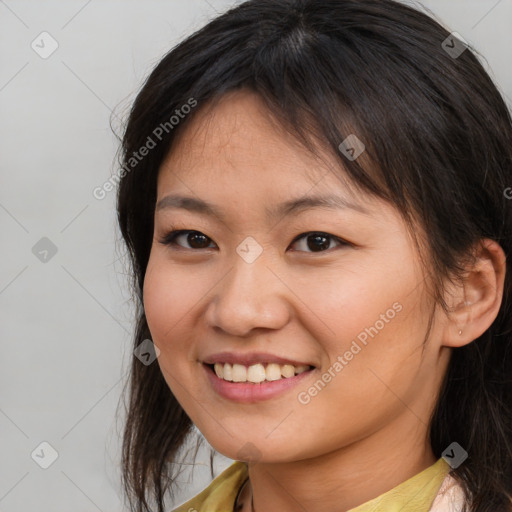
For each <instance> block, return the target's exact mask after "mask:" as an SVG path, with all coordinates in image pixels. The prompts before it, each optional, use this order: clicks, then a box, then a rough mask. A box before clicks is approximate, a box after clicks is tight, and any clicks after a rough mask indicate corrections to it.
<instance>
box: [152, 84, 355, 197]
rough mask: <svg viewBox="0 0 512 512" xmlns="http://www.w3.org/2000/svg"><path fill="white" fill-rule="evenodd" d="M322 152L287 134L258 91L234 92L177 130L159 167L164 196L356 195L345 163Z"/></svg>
mask: <svg viewBox="0 0 512 512" xmlns="http://www.w3.org/2000/svg"><path fill="white" fill-rule="evenodd" d="M320 151H321V153H320V154H321V158H319V157H318V156H316V155H314V154H313V153H312V152H311V151H309V150H308V149H307V148H305V147H304V146H303V145H301V144H300V143H299V142H298V140H297V139H296V137H294V136H293V135H292V134H290V133H288V132H287V131H286V130H284V129H283V128H282V127H281V126H280V125H279V124H278V123H277V122H276V121H275V119H274V118H273V117H272V116H271V113H270V111H269V110H268V108H267V107H266V105H265V104H264V102H263V100H262V99H261V98H260V97H259V96H258V95H257V94H256V93H254V92H252V91H247V90H241V91H233V92H229V93H227V94H225V95H224V96H223V97H222V98H221V99H220V100H219V101H218V103H216V104H215V105H214V106H212V107H210V106H209V105H206V106H204V107H203V108H202V109H201V110H199V111H198V112H197V113H196V115H195V117H194V118H193V119H192V120H191V122H190V123H188V124H187V125H186V126H185V127H184V129H183V130H182V131H180V132H178V135H177V137H176V139H175V140H174V142H173V145H172V148H171V151H170V152H169V154H168V155H167V157H166V158H165V160H164V161H163V163H162V165H161V167H160V172H159V178H158V186H159V195H160V190H163V189H166V190H169V189H180V190H183V191H185V190H186V188H187V186H188V187H191V188H193V189H194V190H193V191H198V193H199V190H202V191H205V192H208V193H209V194H211V193H213V191H214V190H216V191H220V190H222V191H223V192H224V193H225V194H229V193H238V194H239V193H242V189H248V190H253V191H254V193H256V191H257V190H259V191H260V192H261V191H264V192H265V195H266V196H267V197H269V196H273V195H277V196H280V197H284V196H286V197H289V196H290V195H294V196H296V195H298V194H306V193H308V191H313V190H314V191H315V192H317V193H318V192H331V193H332V192H335V191H338V192H340V193H343V194H344V195H345V196H346V197H348V196H351V197H352V196H354V194H355V190H356V189H355V187H354V186H353V185H352V184H351V183H349V181H348V179H347V178H346V176H345V174H344V172H343V169H342V165H341V161H340V159H339V158H335V157H334V156H333V155H332V154H330V153H329V152H328V151H325V150H324V151H322V150H320ZM189 192H190V191H189ZM357 196H358V197H359V198H361V193H360V192H358V193H357Z"/></svg>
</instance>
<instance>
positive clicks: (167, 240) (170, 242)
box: [159, 228, 353, 254]
mask: <svg viewBox="0 0 512 512" xmlns="http://www.w3.org/2000/svg"><path fill="white" fill-rule="evenodd" d="M187 233H197V234H200V235H204V236H205V237H206V238H207V239H209V240H212V239H211V238H210V237H209V236H207V235H205V234H204V233H201V231H197V230H194V229H172V228H171V230H170V231H169V232H168V233H167V234H166V235H165V236H164V237H162V238H161V239H160V240H159V242H160V243H161V244H163V245H167V246H173V247H178V248H179V249H178V250H181V249H183V250H190V251H195V252H197V251H201V250H207V249H213V247H205V248H203V249H193V248H190V247H183V246H181V245H179V244H177V243H176V242H175V239H176V238H177V237H178V236H180V235H183V234H187ZM306 235H309V236H311V235H320V236H323V237H325V238H328V239H332V240H335V241H337V242H338V243H339V245H340V246H341V247H344V246H353V244H351V243H350V242H347V241H346V240H343V239H342V238H340V237H337V236H334V235H331V234H329V233H325V232H323V231H307V232H305V233H301V234H300V235H299V236H297V237H295V238H294V239H293V240H292V242H291V244H292V245H293V244H294V243H295V242H297V241H299V240H301V239H302V238H307V236H306ZM212 242H213V240H212ZM329 245H330V244H329ZM331 250H332V247H331V248H330V249H326V250H323V251H298V252H307V253H309V254H318V253H325V252H329V251H331Z"/></svg>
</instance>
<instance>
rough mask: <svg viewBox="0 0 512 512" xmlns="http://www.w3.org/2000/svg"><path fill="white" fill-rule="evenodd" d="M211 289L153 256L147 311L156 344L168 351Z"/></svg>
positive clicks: (147, 282) (148, 274) (146, 283)
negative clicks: (188, 316)
mask: <svg viewBox="0 0 512 512" xmlns="http://www.w3.org/2000/svg"><path fill="white" fill-rule="evenodd" d="M207 289H208V287H207V286H206V284H205V282H204V280H203V282H202V283H201V280H200V279H198V278H197V276H196V277H194V275H193V274H191V273H190V272H188V273H185V272H182V271H180V269H179V268H177V267H176V266H173V265H170V264H169V262H167V261H165V259H164V258H162V256H159V255H156V256H153V255H152V256H151V258H150V261H149V263H148V268H147V271H146V276H145V279H144V290H143V300H144V311H145V313H146V318H147V321H148V325H149V328H150V331H151V334H152V335H153V336H154V338H155V341H156V342H157V343H159V344H161V345H162V348H164V349H165V345H167V344H168V343H169V342H170V340H172V339H173V338H175V337H176V332H177V331H179V329H180V324H182V323H183V321H184V320H185V319H186V317H187V315H188V314H190V313H191V312H192V311H193V310H194V308H195V307H198V306H199V304H198V301H200V298H201V297H204V295H205V293H206V291H207Z"/></svg>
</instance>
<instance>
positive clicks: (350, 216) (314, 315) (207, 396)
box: [144, 91, 505, 512]
mask: <svg viewBox="0 0 512 512" xmlns="http://www.w3.org/2000/svg"><path fill="white" fill-rule="evenodd" d="M360 158H362V157H360ZM324 160H325V161H320V160H319V159H317V158H315V157H314V156H313V155H312V154H311V153H310V152H308V151H307V150H306V149H304V148H302V147H301V146H299V145H298V143H297V142H296V141H295V139H293V138H292V136H291V135H289V134H287V133H286V132H284V131H283V130H282V129H280V128H278V127H277V125H276V124H275V123H271V122H270V120H269V113H268V112H267V110H266V109H265V106H264V105H263V103H262V102H261V100H260V99H259V98H258V96H256V95H255V94H253V93H251V92H248V91H238V92H232V93H229V94H227V95H225V96H224V97H223V98H222V99H221V101H220V103H218V104H217V105H216V106H215V107H214V108H213V110H211V111H210V112H207V111H206V110H204V111H201V112H198V116H197V117H196V118H195V119H194V120H193V121H192V123H191V124H190V125H187V127H186V129H184V131H182V132H181V133H180V137H179V139H177V141H176V143H175V145H174V146H173V148H172V151H171V152H170V154H169V155H168V156H167V158H166V159H165V161H164V162H163V164H162V166H161V169H160V173H159V178H158V188H157V203H158V201H160V200H161V199H162V198H164V197H165V196H166V195H168V194H171V193H180V194H184V195H190V196H193V197H196V198H201V199H203V200H206V201H209V202H212V203H214V204H215V205H217V206H218V207H219V208H220V209H222V212H223V214H224V216H225V219H224V222H222V221H221V220H220V219H219V218H217V217H216V216H211V215H207V214H201V213H197V212H190V211H186V210H184V209H177V208H172V209H171V208H167V209H157V210H156V211H155V229H154V239H153V245H152V248H151V254H150V259H149V264H148V267H147V271H146V277H145V283H144V305H145V312H146V317H147V320H148V324H149V327H150V330H151V333H152V336H153V341H154V343H155V344H156V346H157V347H158V348H159V349H160V351H161V352H160V355H159V357H158V360H157V361H158V364H159V365H160V368H161V370H162V373H163V375H164V377H165V379H166V382H167V383H168V385H169V388H170V390H171V391H172V393H173V394H174V395H175V396H176V398H177V400H178V401H179V402H180V404H181V405H182V407H183V408H184V410H185V411H186V412H187V414H188V415H189V417H190V418H191V419H192V421H193V422H194V423H195V425H196V426H197V427H198V428H199V430H200V431H201V432H202V433H203V435H204V436H205V437H206V439H207V440H208V441H209V443H210V444H211V445H212V446H213V447H214V448H215V449H216V450H217V451H219V452H220V453H222V454H224V455H225V456H227V457H229V458H232V459H236V460H243V459H242V458H241V451H240V450H241V449H242V448H244V447H245V449H247V446H248V445H246V443H249V442H250V443H252V445H251V446H252V447H253V448H252V452H253V457H254V458H256V459H257V460H256V461H253V462H250V464H249V478H250V482H249V485H248V486H246V488H245V490H244V493H243V496H242V498H243V502H244V503H245V506H244V510H250V506H249V504H248V503H250V500H251V498H252V499H253V501H254V508H255V510H258V511H263V510H265V511H268V512H273V511H278V510H279V511H280V512H292V511H294V512H295V511H296V510H308V511H312V510H315V511H316V512H327V511H329V512H331V511H332V510H337V511H340V512H341V511H347V510H349V509H351V508H353V507H356V506H358V505H360V504H362V503H364V502H366V501H368V500H370V499H372V498H375V497H377V496H379V495H380V494H382V493H384V492H386V491H388V490H390V489H391V488H393V487H395V486H397V485H398V484H400V483H401V482H404V481H405V480H407V479H408V478H410V477H412V476H414V475H415V474H417V473H419V472H420V471H422V470H424V469H426V468H427V467H429V466H430V465H432V464H433V463H434V462H435V461H436V457H435V456H434V454H433V453H432V449H431V447H430V444H429V442H428V426H427V425H428V420H429V417H430V414H431V411H432V410H433V407H434V405H435V402H436V398H437V393H438V390H439V388H440V385H441V381H442V378H443V376H444V373H445V371H446V368H447V364H448V362H449V358H450V354H451V347H454V346H462V345H464V344H466V343H469V342H471V340H473V339H475V338H476V337H477V336H479V335H480V334H481V333H482V332H484V331H485V330H486V329H487V328H488V326H489V325H490V324H491V323H492V321H493V320H494V318H495V317H496V315H497V313H498V310H499V306H500V303H501V297H502V289H503V280H504V267H505V257H504V255H503V251H502V250H501V248H500V247H499V246H498V245H497V244H495V243H494V242H491V241H486V243H485V244H484V245H483V246H482V249H481V250H480V252H479V254H480V257H479V259H478V261H477V263H476V265H475V266H474V268H472V269H470V271H468V277H467V279H466V281H465V282H464V283H463V284H461V285H457V286H455V285H451V286H448V287H447V297H448V302H449V304H450V305H451V307H452V310H451V312H450V314H449V315H448V314H446V313H445V312H443V311H442V310H441V309H439V308H437V307H435V306H434V305H433V304H432V299H431V296H430V294H429V293H428V290H427V288H426V286H427V283H426V280H425V274H424V271H423V270H422V268H421V266H420V264H419V256H418V253H417V249H416V247H415V245H414V243H413V241H412V239H411V237H410V236H409V233H408V231H407V228H406V225H405V223H404V222H403V220H402V218H401V217H400V215H399V213H398V212H397V211H396V210H395V209H394V208H393V207H392V206H390V205H389V204H386V203H384V202H383V201H381V200H379V199H376V198H374V197H371V196H369V195H366V194H363V193H362V192H357V193H356V191H355V188H353V187H351V190H349V188H348V187H347V186H346V185H343V183H342V181H341V180H339V179H337V178H336V176H335V174H334V173H333V172H332V169H334V168H337V169H338V170H337V171H336V172H338V173H340V174H341V173H342V172H343V171H342V170H341V169H340V158H339V157H338V159H335V157H334V156H333V155H329V154H327V153H325V154H324ZM326 162H327V163H326ZM329 164H330V166H329ZM333 192H334V193H336V194H337V195H339V196H342V197H344V198H346V199H348V200H350V201H352V202H355V203H357V204H358V205H362V206H364V208H366V209H367V210H368V213H367V214H363V213H361V212H358V211H355V210H352V209H348V208H346V209H326V208H318V207H317V208H313V209H309V210H306V211H304V212H302V213H300V214H294V215H291V216H289V217H285V218H283V219H282V220H280V221H279V222H277V220H275V219H274V220H272V221H270V220H268V219H267V218H266V216H265V208H272V207H273V206H275V205H276V204H278V203H281V202H283V201H286V200H289V199H294V198H297V197H303V196H307V195H310V194H313V193H314V194H322V193H333ZM171 229H183V230H194V231H199V232H201V233H202V234H204V235H206V237H207V238H206V239H203V240H201V239H200V240H199V242H197V241H195V243H196V245H195V246H194V245H190V239H188V241H187V235H186V234H185V235H184V236H183V235H182V236H181V237H179V238H178V239H177V240H176V243H177V244H179V245H178V246H169V245H164V244H162V243H161V240H162V239H163V238H164V237H165V236H166V235H167V234H168V232H169V231H170V230H171ZM311 231H314V232H317V231H321V232H324V233H327V234H330V235H332V238H327V240H326V248H325V249H322V248H320V249H318V250H316V251H315V250H314V247H313V249H311V248H309V247H308V245H307V241H308V238H307V235H306V236H305V237H303V238H301V239H300V240H297V241H296V242H293V240H294V239H295V238H296V237H297V236H299V235H301V234H307V233H308V232H311ZM248 236H251V237H253V238H254V239H255V240H256V241H257V242H258V244H259V245H260V246H261V248H262V249H263V252H262V253H261V255H260V256H259V257H258V258H257V259H256V260H255V261H254V262H252V263H247V262H246V261H245V260H244V259H243V258H241V257H240V256H239V254H238V253H237V252H236V249H237V247H238V246H239V244H240V243H241V242H242V241H244V239H245V238H246V237H248ZM336 237H339V238H341V239H343V240H346V241H348V242H350V244H352V245H341V244H339V243H338V242H337V239H336ZM201 242H203V245H201ZM292 242H293V243H292ZM312 242H314V240H312ZM192 244H194V240H192ZM194 247H196V248H194ZM201 247H208V248H201ZM396 303H398V304H400V306H401V307H402V309H401V311H400V312H397V313H396V316H395V317H394V318H393V319H392V320H389V321H388V322H387V323H385V326H384V327H383V328H382V329H380V330H379V332H378V334H376V335H374V337H373V338H371V337H369V339H368V343H367V345H366V346H362V350H361V351H360V352H358V353H357V355H355V356H354V357H353V359H352V360H351V361H349V362H348V364H347V365H346V366H344V368H343V369H342V371H340V372H338V373H336V376H335V377H334V378H332V380H331V381H330V382H329V383H328V384H327V385H326V386H325V387H324V388H323V389H322V390H321V391H320V392H318V394H317V395H316V396H314V397H312V398H311V400H310V401H309V403H307V404H303V403H300V402H299V401H298V398H297V395H298V393H299V392H301V391H307V390H308V388H310V387H311V386H312V385H313V384H314V383H315V382H316V381H317V380H318V379H319V378H321V376H322V374H324V373H325V372H327V370H328V368H329V367H332V365H333V363H334V362H335V361H336V360H337V357H338V356H340V355H341V356H343V354H344V353H345V352H346V351H347V350H348V349H349V348H350V346H351V343H352V341H353V340H354V339H356V337H357V335H358V334H359V333H361V332H362V331H364V329H365V328H369V327H370V326H374V325H375V324H376V321H377V320H379V319H380V318H381V316H380V315H381V314H384V313H385V312H386V311H387V310H389V309H390V308H392V305H393V304H396ZM432 311H434V323H433V327H432V330H431V333H430V336H429V337H428V339H427V341H426V342H425V343H424V338H425V334H426V331H427V325H428V319H429V317H430V315H431V313H432ZM460 329H462V331H463V334H462V335H459V330H460ZM221 351H231V352H244V353H245V352H252V351H262V352H270V353H272V354H275V355H277V356H282V357H289V358H292V359H296V360H299V361H304V362H306V361H307V362H311V363H312V364H314V365H315V366H316V370H315V371H314V372H312V374H311V375H309V376H308V377H307V379H306V380H305V381H303V382H302V383H301V384H300V385H299V386H297V387H295V388H293V389H292V390H289V391H286V392H285V393H283V394H281V395H280V396H278V397H276V398H272V399H270V400H266V401H262V402H256V403H248V404H241V403H236V402H232V401H229V400H227V399H225V398H223V397H221V396H219V395H218V394H216V392H215V391H214V390H213V389H212V388H211V386H210V384H209V381H208V379H207V378H206V374H205V371H204V368H203V366H202V363H201V361H202V360H203V359H204V358H205V357H206V356H207V355H211V354H213V353H217V352H221ZM299 505H300V506H299ZM301 507H302V508H301Z"/></svg>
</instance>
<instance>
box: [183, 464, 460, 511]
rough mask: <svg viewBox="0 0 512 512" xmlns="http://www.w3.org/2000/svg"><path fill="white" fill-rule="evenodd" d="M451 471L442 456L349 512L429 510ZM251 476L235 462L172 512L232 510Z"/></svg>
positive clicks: (245, 466)
mask: <svg viewBox="0 0 512 512" xmlns="http://www.w3.org/2000/svg"><path fill="white" fill-rule="evenodd" d="M449 471H450V466H449V464H448V463H447V462H446V461H445V460H444V459H443V458H440V459H439V460H438V461H437V462H436V463H434V464H432V466H430V467H428V468H426V469H424V470H423V471H421V472H420V473H418V474H417V475H415V476H413V477H411V478H409V480H406V481H405V482H402V483H401V484H399V485H398V486H397V487H395V488H393V489H391V490H390V491H387V492H385V493H384V494H381V495H380V496H378V497H377V498H374V499H372V500H370V501H367V502H366V503H363V504H362V505H359V506H358V507H356V508H353V509H351V510H350V511H349V512H377V511H379V512H380V511H383V510H385V511H386V512H399V511H402V512H404V511H406V510H407V511H410V510H414V512H428V510H429V509H430V507H431V505H432V502H433V501H434V499H435V497H436V495H437V494H438V491H439V489H440V487H441V484H442V483H443V480H444V479H445V477H446V476H447V474H448V473H449ZM248 477H249V473H248V469H247V465H246V464H245V463H244V462H240V461H235V462H233V464H231V466H229V467H228V468H226V469H225V470H224V471H223V472H222V473H221V474H220V475H219V476H217V478H215V479H214V480H213V482H212V483H211V484H210V485H209V486H208V487H207V488H206V489H204V490H203V491H202V492H201V493H199V494H198V495H197V496H196V497H195V498H192V499H191V500H189V501H187V502H186V503H184V504H183V505H181V506H179V507H178V508H176V509H175V510H173V512H233V508H234V505H235V500H236V496H237V494H238V491H239V490H240V488H241V487H242V485H243V484H244V482H245V481H246V480H247V478H248Z"/></svg>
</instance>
